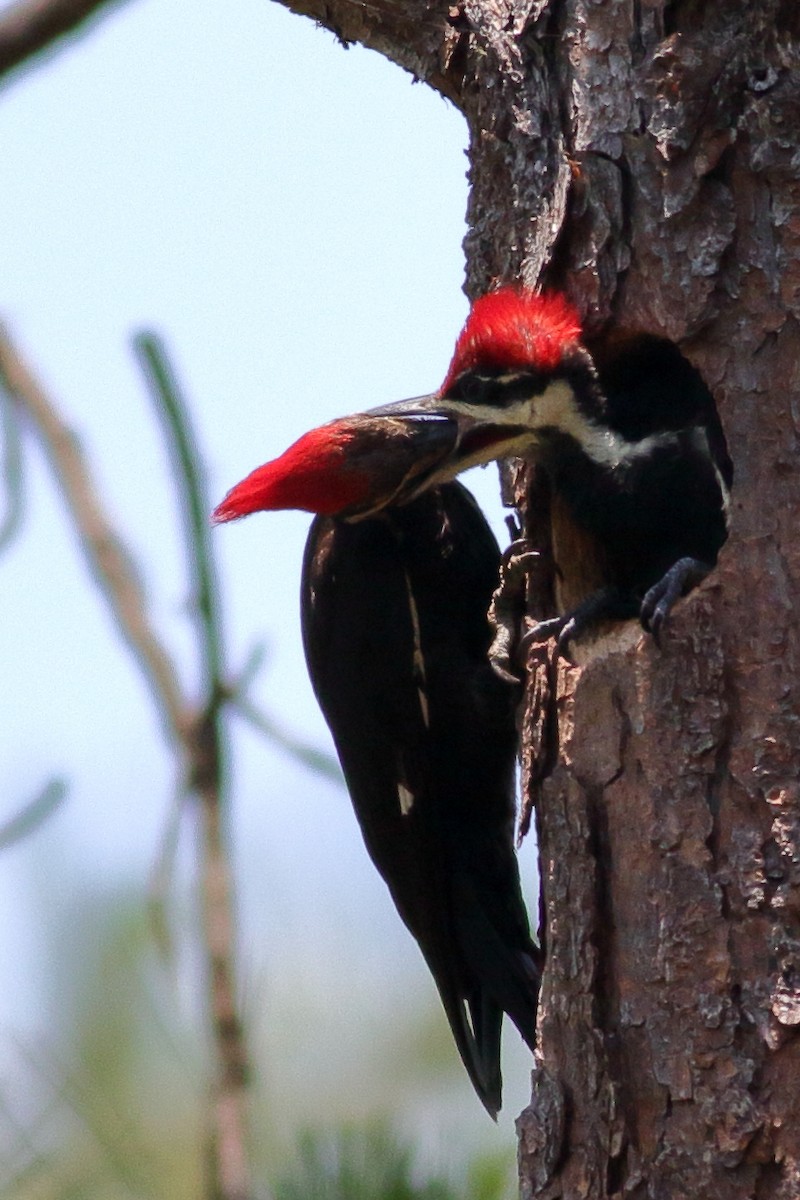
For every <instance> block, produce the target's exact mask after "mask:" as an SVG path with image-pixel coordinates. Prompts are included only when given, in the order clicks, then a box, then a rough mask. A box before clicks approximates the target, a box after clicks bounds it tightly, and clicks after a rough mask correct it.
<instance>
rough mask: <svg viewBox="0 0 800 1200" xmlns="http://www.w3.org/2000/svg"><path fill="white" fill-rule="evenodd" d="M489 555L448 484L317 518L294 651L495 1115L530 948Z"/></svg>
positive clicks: (377, 856)
mask: <svg viewBox="0 0 800 1200" xmlns="http://www.w3.org/2000/svg"><path fill="white" fill-rule="evenodd" d="M498 568H499V551H498V548H497V544H496V542H495V540H494V537H493V536H492V533H491V531H490V530H489V528H488V525H487V524H486V521H485V519H484V517H483V515H482V513H481V512H480V509H479V508H478V507H477V505H476V504H475V502H474V500H473V499H472V497H471V496H470V494H469V492H467V491H466V489H465V488H463V487H462V486H461V485H460V484H458V483H452V484H446V485H443V486H442V487H440V488H437V489H434V490H432V491H431V492H429V493H426V494H425V495H423V496H422V497H420V498H419V499H417V500H415V501H413V502H412V503H410V504H407V505H405V506H403V507H401V508H392V509H388V510H386V511H385V512H383V513H382V514H380V515H378V516H376V517H372V518H369V519H367V520H363V521H360V522H357V523H353V524H348V523H347V522H343V521H339V520H336V519H331V518H317V519H316V520H315V521H314V523H313V525H312V527H311V532H310V534H309V539H308V543H307V547H306V555H305V561H304V570H303V583H302V612H303V641H304V646H305V651H306V659H307V662H308V667H309V673H310V675H311V680H312V683H313V686H314V690H315V692H316V695H317V698H318V700H319V702H320V706H321V708H322V710H323V713H324V714H325V717H326V720H327V722H328V725H329V726H330V729H331V732H332V734H333V738H334V741H335V743H336V748H337V751H338V753H339V758H340V761H341V763H342V768H343V770H344V774H345V778H346V780H347V785H348V789H349V791H350V796H351V799H352V801H353V806H354V808H355V811H356V815H357V817H358V820H359V823H360V825H361V829H362V833H363V836H364V840H365V843H366V845H367V849H368V851H369V853H370V856H371V857H372V859H373V861H374V863H375V865H376V866H377V868H378V870H379V871H380V873H381V875H382V876H383V878H384V879H385V881H386V883H387V885H388V887H389V889H390V891H391V894H392V898H393V899H394V902H395V905H396V906H397V909H398V911H399V913H400V915H401V917H402V918H403V920H404V921H405V923H406V925H407V926H408V928H409V929H410V930H411V932H412V933H413V935H414V937H415V938H416V940H417V942H418V943H419V946H420V949H421V950H422V953H423V954H424V956H425V959H426V961H427V963H428V966H429V968H430V970H431V972H432V974H433V976H434V979H435V981H436V984H437V986H438V988H439V992H440V995H441V998H442V1002H443V1004H444V1008H445V1011H446V1013H447V1016H448V1019H449V1021H450V1025H451V1027H452V1030H453V1035H454V1037H455V1040H456V1044H457V1046H458V1049H459V1052H460V1054H461V1057H462V1059H463V1061H464V1064H465V1066H466V1068H467V1071H468V1073H469V1076H470V1079H471V1080H472V1082H473V1084H474V1086H475V1089H476V1091H477V1092H478V1095H479V1096H480V1098H481V1100H482V1101H483V1103H484V1105H485V1106H486V1108H487V1109H488V1110H489V1112H490V1113H492V1115H494V1114H495V1113H496V1112H497V1110H498V1108H499V1107H500V1101H501V1077H500V1063H499V1045H500V1026H501V1022H502V1014H503V1011H506V1012H508V1013H509V1015H510V1016H511V1018H512V1020H513V1021H514V1022H515V1024H516V1025H517V1027H518V1028H519V1030H520V1032H521V1033H522V1035H523V1037H524V1038H525V1040H526V1041H527V1042H528V1044H529V1045H531V1046H533V1044H534V1041H535V1021H536V1003H537V996H538V984H539V977H540V976H539V965H538V951H537V949H536V947H535V945H534V944H533V942H532V941H531V938H530V934H529V930H528V920H527V915H526V912H525V907H524V904H523V901H522V896H521V893H520V884H519V873H518V867H517V861H516V856H515V853H514V848H513V821H514V774H515V756H516V743H517V737H516V729H515V722H514V705H515V700H516V698H517V697H516V694H515V691H514V689H513V688H511V687H509V685H507V684H505V683H503V681H501V680H500V679H499V678H498V677H497V676H496V675H495V674H494V673H493V672H492V670H491V669H490V667H489V665H488V663H487V660H486V651H487V648H488V645H489V642H490V640H491V639H490V631H489V627H488V624H487V620H486V612H487V610H488V606H489V601H490V599H491V594H492V590H493V588H494V587H495V586H496V582H497V575H498Z"/></svg>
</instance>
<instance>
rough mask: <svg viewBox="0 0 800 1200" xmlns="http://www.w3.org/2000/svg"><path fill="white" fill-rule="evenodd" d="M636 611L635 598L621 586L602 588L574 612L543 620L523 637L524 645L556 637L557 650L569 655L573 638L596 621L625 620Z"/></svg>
mask: <svg viewBox="0 0 800 1200" xmlns="http://www.w3.org/2000/svg"><path fill="white" fill-rule="evenodd" d="M635 613H636V608H635V606H634V604H633V602H632V601H631V599H630V598H629V597H627V596H625V595H624V594H623V593H622V592H620V591H619V589H618V588H615V587H605V588H600V590H599V591H597V592H593V593H592V595H591V596H587V597H586V599H585V600H583V601H581V603H580V604H579V605H578V606H577V608H573V610H572V612H568V613H563V614H562V615H561V616H560V617H551V618H550V619H549V620H547V621H539V623H538V624H537V625H534V627H533V629H530V630H529V631H528V632H527V633H526V634H525V636H524V637H523V638H522V640H521V642H520V649H521V650H523V651H524V650H525V649H526V648H527V647H528V646H531V645H533V644H535V643H537V642H546V641H548V639H549V638H555V639H556V648H557V653H558V654H561V655H564V656H565V657H566V649H567V646H568V645H569V643H570V642H571V641H572V639H573V638H576V637H579V636H580V634H582V633H585V632H586V630H587V629H588V628H589V626H590V625H593V624H594V622H595V621H599V620H603V619H604V618H607V619H615V620H622V619H624V618H626V617H631V616H634V615H635Z"/></svg>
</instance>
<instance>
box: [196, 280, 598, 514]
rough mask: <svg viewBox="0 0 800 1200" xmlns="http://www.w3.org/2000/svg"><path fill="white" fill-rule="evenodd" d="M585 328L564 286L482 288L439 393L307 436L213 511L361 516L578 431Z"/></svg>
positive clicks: (586, 380) (588, 376) (586, 363)
mask: <svg viewBox="0 0 800 1200" xmlns="http://www.w3.org/2000/svg"><path fill="white" fill-rule="evenodd" d="M580 333H581V329H580V321H579V318H578V314H577V312H576V311H575V309H574V308H573V307H572V306H571V305H570V304H569V303H568V302H567V301H566V300H565V299H564V298H563V297H562V296H559V295H544V296H542V295H537V294H536V293H534V292H532V291H529V290H525V289H522V288H515V287H507V288H502V289H500V290H499V291H497V292H491V293H489V294H488V295H486V296H482V297H480V299H478V300H476V301H475V303H474V304H473V306H472V309H471V311H470V314H469V317H468V318H467V322H466V324H465V326H464V328H463V330H462V332H461V334H460V336H459V338H458V341H457V342H456V348H455V352H454V354H453V359H452V362H451V363H450V367H449V369H448V372H447V375H446V377H445V380H444V383H443V384H442V386H441V388H440V389H439V390H438V391H437V392H434V393H433V394H432V395H430V396H421V397H418V398H417V399H414V400H404V401H400V402H399V403H395V404H389V405H386V406H384V407H382V408H374V409H371V410H370V411H369V412H366V413H363V414H361V415H357V416H352V417H344V418H342V419H341V420H338V421H331V422H330V423H329V424H327V425H322V426H320V427H319V428H317V429H314V430H312V431H311V432H310V433H307V434H305V435H304V436H303V437H301V438H300V439H299V441H297V442H295V443H294V445H292V446H290V447H289V449H288V450H287V451H286V452H285V453H284V454H283V455H281V457H280V458H277V459H275V460H274V461H272V462H269V463H266V464H265V465H264V466H262V467H258V468H257V469H256V470H255V471H253V472H252V474H251V475H249V476H248V477H247V478H246V479H245V480H243V481H242V483H240V484H237V486H236V487H234V488H233V489H232V490H231V491H230V492H229V493H228V495H227V496H226V497H225V499H224V500H223V501H222V503H221V504H220V505H219V506H218V507H217V509H216V510H215V512H214V520H215V521H230V520H233V519H235V518H237V517H243V516H246V515H247V514H248V513H251V512H258V511H260V510H262V509H265V510H272V509H279V508H300V509H305V510H306V511H308V512H316V513H323V514H327V515H338V516H343V517H346V518H349V519H351V520H352V519H359V518H361V517H365V516H369V515H371V514H372V513H375V512H377V511H379V510H380V509H382V508H385V507H387V506H388V505H390V504H403V503H405V502H406V501H408V500H411V499H413V498H414V496H417V495H419V494H420V493H421V492H423V491H425V490H426V489H427V488H429V487H433V486H435V485H437V484H439V483H443V482H445V481H446V480H448V479H452V478H453V477H454V476H456V475H458V474H459V473H460V472H461V471H464V470H466V469H467V468H468V467H472V466H476V465H478V464H480V463H486V462H490V461H491V460H492V459H497V458H506V457H508V456H511V455H519V456H523V455H525V454H527V453H530V452H531V451H534V450H535V448H536V445H537V443H538V442H539V441H540V440H541V438H542V435H543V431H546V430H548V429H551V428H558V429H564V430H565V431H566V432H572V429H571V426H573V425H575V426H576V427H577V425H580V424H581V422H583V423H585V418H584V416H583V414H582V411H581V407H580V403H579V402H578V400H577V399H576V396H577V395H578V394H580V393H581V392H585V391H587V390H589V389H590V386H591V383H592V380H593V374H592V366H591V359H590V358H589V356H588V354H587V352H586V351H585V350H584V349H583V347H582V346H581V344H580Z"/></svg>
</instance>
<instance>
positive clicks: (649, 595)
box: [639, 558, 712, 646]
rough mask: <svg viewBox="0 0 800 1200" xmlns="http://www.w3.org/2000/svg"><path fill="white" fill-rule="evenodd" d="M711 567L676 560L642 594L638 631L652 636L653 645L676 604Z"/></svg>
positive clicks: (657, 641)
mask: <svg viewBox="0 0 800 1200" xmlns="http://www.w3.org/2000/svg"><path fill="white" fill-rule="evenodd" d="M711 569H712V568H711V567H710V566H709V564H708V563H704V562H701V561H700V559H699V558H679V559H678V561H677V562H676V563H673V565H672V566H671V567H670V569H669V570H668V571H667V572H666V574H664V575H663V576H662V577H661V579H659V581H658V583H655V584H653V586H652V587H651V588H650V590H649V591H648V592H645V596H644V599H643V600H642V604H641V608H640V609H639V620H640V621H641V622H642V627H643V628H644V629H646V630H647V631H648V632H649V633H652V635H653V640H654V641H655V643H656V645H657V646H658V645H660V637H661V630H662V629H663V628H664V625H665V624H666V621H667V619H668V617H669V614H670V612H671V611H672V609H673V607H674V605H675V603H676V601H678V600H680V598H681V596H685V595H686V593H687V592H689V591H691V589H692V588H693V587H697V585H698V583H701V582H702V581H703V580H704V579H705V577H706V575H708V573H709V571H711Z"/></svg>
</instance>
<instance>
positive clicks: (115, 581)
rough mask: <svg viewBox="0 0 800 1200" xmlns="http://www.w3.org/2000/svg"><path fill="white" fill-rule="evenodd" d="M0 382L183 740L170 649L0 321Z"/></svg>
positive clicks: (86, 475) (76, 456)
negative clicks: (36, 444)
mask: <svg viewBox="0 0 800 1200" xmlns="http://www.w3.org/2000/svg"><path fill="white" fill-rule="evenodd" d="M0 383H2V384H3V385H4V386H5V388H6V390H7V391H8V393H9V394H10V395H11V396H12V398H13V399H14V400H16V401H17V403H18V404H19V406H20V408H21V409H22V411H23V412H24V413H25V415H26V416H27V417H28V418H29V420H31V421H32V422H33V424H34V426H35V428H36V430H37V432H38V434H39V437H40V438H41V441H42V443H43V445H44V447H45V450H46V451H47V454H48V457H49V459H50V463H51V465H52V467H53V471H54V472H55V475H56V478H57V480H58V483H59V486H60V488H61V491H62V493H63V496H64V500H65V502H66V505H67V508H68V510H69V512H70V515H71V516H72V520H73V523H74V526H75V529H76V531H77V533H78V537H79V539H80V544H81V547H82V549H83V552H84V554H85V556H86V560H87V562H88V564H89V569H90V570H91V572H92V574H93V575H94V577H95V579H96V580H97V582H98V584H99V585H100V590H101V592H102V594H103V596H104V597H105V599H106V601H107V602H108V605H109V607H110V609H111V612H112V614H113V616H114V619H115V620H116V622H117V625H118V626H119V628H120V631H121V633H122V636H123V638H124V640H125V642H126V643H127V645H128V648H129V649H130V650H131V651H132V653H133V656H134V658H135V660H136V662H137V663H138V665H139V667H140V668H141V670H142V673H143V674H144V677H145V680H146V682H147V684H148V687H149V689H150V693H151V695H152V698H153V701H154V703H155V705H156V707H157V708H158V710H159V711H160V713H161V715H162V719H163V721H164V724H165V726H166V728H167V730H168V731H169V733H171V734H172V735H173V736H175V737H178V738H180V739H181V740H183V739H185V736H186V732H187V717H186V711H185V705H184V702H183V697H182V696H181V692H180V687H179V684H178V682H177V680H178V675H177V671H176V667H175V663H174V662H173V660H172V658H171V656H170V654H169V653H168V651H167V650H166V648H165V647H164V645H163V644H162V642H161V640H160V639H159V637H158V636H157V634H156V633H155V630H154V627H153V623H152V622H151V620H150V618H149V615H148V607H147V597H146V596H145V594H144V590H143V588H142V586H141V584H140V582H139V575H138V572H137V571H136V569H135V567H134V565H133V561H132V558H131V555H130V553H129V552H128V551H127V550H126V549H125V548H124V546H123V542H122V539H121V537H120V535H119V534H118V533H117V531H116V530H115V529H114V528H113V526H112V524H111V522H110V520H109V518H108V517H107V515H106V512H105V509H104V508H103V506H102V505H101V503H100V500H99V493H98V490H97V487H96V484H95V482H94V480H93V479H92V477H91V473H90V471H89V467H88V465H87V463H86V460H85V458H84V455H83V452H82V450H81V447H80V444H79V443H78V440H77V438H76V437H75V434H74V433H73V432H72V430H70V429H69V428H68V427H67V425H66V424H65V423H64V422H63V421H62V419H61V417H60V416H59V413H58V411H57V410H56V408H55V406H54V404H53V403H52V402H51V400H50V399H49V397H48V396H47V394H46V393H45V391H44V389H43V388H42V386H41V384H40V383H39V381H38V380H37V379H36V378H35V376H34V374H33V372H32V371H31V370H30V368H29V367H28V365H27V364H26V363H25V361H24V359H23V357H22V355H21V354H20V353H19V351H18V350H17V349H16V347H15V346H14V345H13V343H12V341H11V338H10V336H9V334H8V331H7V330H6V329H4V328H3V326H2V325H0Z"/></svg>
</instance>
